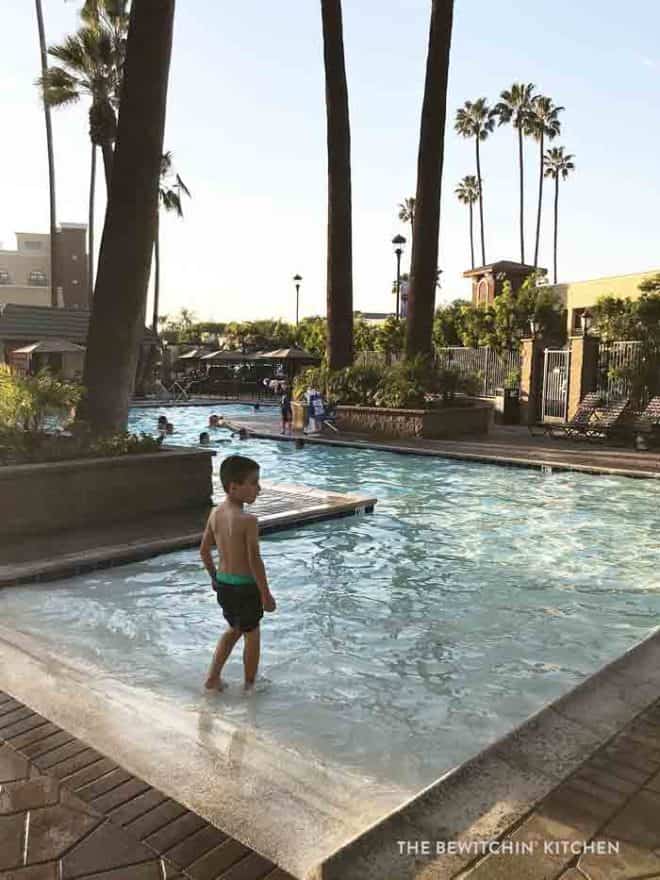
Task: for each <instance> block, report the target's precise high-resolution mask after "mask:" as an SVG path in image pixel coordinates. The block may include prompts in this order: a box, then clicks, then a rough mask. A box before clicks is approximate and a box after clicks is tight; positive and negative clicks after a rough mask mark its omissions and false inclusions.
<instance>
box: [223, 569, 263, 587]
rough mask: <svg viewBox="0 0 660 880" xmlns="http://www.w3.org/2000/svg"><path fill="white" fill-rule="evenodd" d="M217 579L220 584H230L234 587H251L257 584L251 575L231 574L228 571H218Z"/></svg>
mask: <svg viewBox="0 0 660 880" xmlns="http://www.w3.org/2000/svg"><path fill="white" fill-rule="evenodd" d="M215 578H216V580H217V582H218V583H219V584H230V585H231V586H232V587H243V586H251V585H252V584H254V583H256V581H255V580H254V578H253V577H252V575H251V574H229V573H228V572H226V571H217V572H216V574H215Z"/></svg>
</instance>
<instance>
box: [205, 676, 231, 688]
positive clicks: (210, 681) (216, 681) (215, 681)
mask: <svg viewBox="0 0 660 880" xmlns="http://www.w3.org/2000/svg"><path fill="white" fill-rule="evenodd" d="M204 687H205V688H206V690H207V691H224V689H225V688H226V687H227V685H226V684H225V682H224V681H223V680H222V679H221V678H207V679H206V681H205V682H204Z"/></svg>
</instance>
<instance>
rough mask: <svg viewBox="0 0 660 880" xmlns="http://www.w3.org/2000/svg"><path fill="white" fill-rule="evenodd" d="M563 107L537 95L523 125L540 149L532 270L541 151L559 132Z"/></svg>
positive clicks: (538, 226)
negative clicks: (547, 141) (546, 141)
mask: <svg viewBox="0 0 660 880" xmlns="http://www.w3.org/2000/svg"><path fill="white" fill-rule="evenodd" d="M563 109H564V108H563V107H556V106H555V104H554V102H553V100H552V98H547V97H545V96H544V95H537V96H536V97H535V98H534V99H533V101H532V108H531V111H530V113H529V114H528V116H527V118H526V121H525V123H524V125H525V134H530V135H531V136H532V137H533V138H534V140H535V141H538V144H539V147H540V151H541V152H540V156H541V161H540V171H539V205H538V211H537V213H536V243H535V245H534V268H535V269H536V268H538V265H539V241H540V239H541V207H542V204H543V150H544V148H545V139H546V138H548V140H554V138H556V137H557V135H558V134H559V132H560V131H561V122H560V121H559V114H560V113H561V111H562V110H563Z"/></svg>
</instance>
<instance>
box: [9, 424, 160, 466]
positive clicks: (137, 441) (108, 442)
mask: <svg viewBox="0 0 660 880" xmlns="http://www.w3.org/2000/svg"><path fill="white" fill-rule="evenodd" d="M160 445H161V444H160V438H159V439H155V438H154V437H151V436H149V435H148V434H144V433H142V434H140V436H139V437H138V436H137V435H135V434H128V433H125V434H116V435H114V436H111V437H103V438H94V437H92V436H91V435H90V434H89V433H88V432H87V431H86V430H84V429H82V430H81V429H78V430H76V431H75V433H73V434H72V435H67V434H59V433H58V434H49V433H46V432H45V431H24V430H23V429H22V428H15V427H7V426H5V425H0V464H23V463H37V462H48V461H69V460H71V459H74V458H105V457H114V456H120V455H136V454H140V453H145V452H156V451H157V450H159V449H160Z"/></svg>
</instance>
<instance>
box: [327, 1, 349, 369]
mask: <svg viewBox="0 0 660 880" xmlns="http://www.w3.org/2000/svg"><path fill="white" fill-rule="evenodd" d="M321 19H322V24H323V61H324V69H325V105H326V116H327V144H328V255H327V313H328V341H327V346H328V351H327V358H328V364H329V365H330V367H331V369H340V368H341V367H346V366H349V365H350V364H351V363H352V362H353V244H352V242H353V234H352V219H351V217H352V208H351V133H350V123H349V115H348V87H347V84H346V65H345V61H344V37H343V26H342V9H341V0H321Z"/></svg>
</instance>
